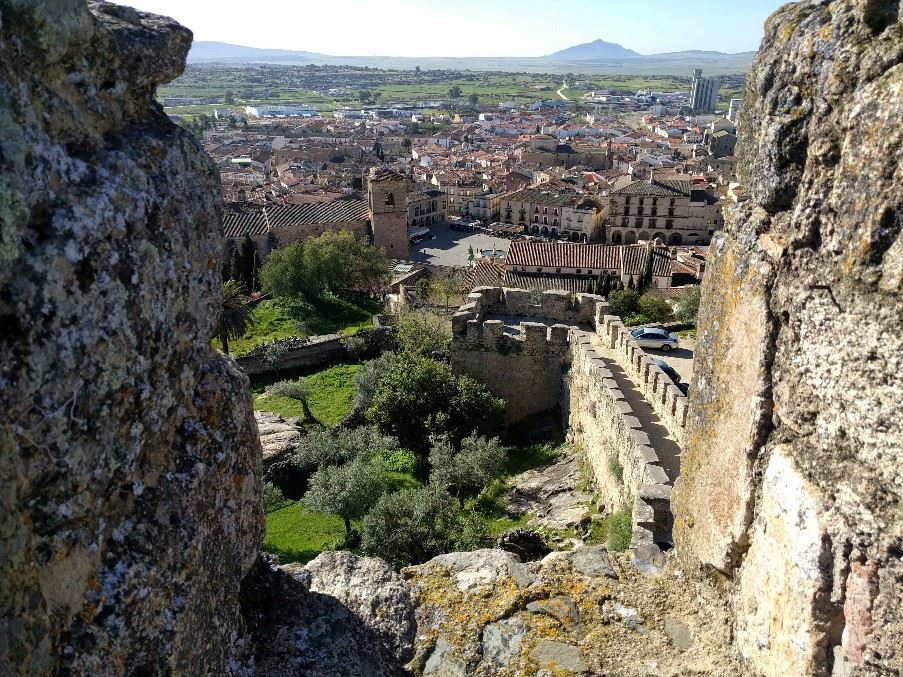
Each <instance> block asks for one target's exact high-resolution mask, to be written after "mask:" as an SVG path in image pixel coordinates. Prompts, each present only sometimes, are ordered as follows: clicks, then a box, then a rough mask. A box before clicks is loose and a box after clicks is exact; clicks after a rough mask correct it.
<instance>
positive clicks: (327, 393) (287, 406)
mask: <svg viewBox="0 0 903 677" xmlns="http://www.w3.org/2000/svg"><path fill="white" fill-rule="evenodd" d="M360 368H361V365H359V364H339V365H336V366H334V367H330V368H329V369H324V370H323V371H319V372H317V373H315V374H311V375H310V376H307V377H306V379H307V382H308V383H309V384H310V391H311V392H310V401H309V403H310V411H311V413H312V414H313V415H314V417H315V418H316V419H317V420H318V421H319V422H320V423H322V424H323V425H326V426H335V425H338V424H339V423H340V422H341V421H342V419H343V418H345V416H347V415H348V413H349V412H350V411H351V404H352V401H353V400H354V394H355V388H354V375H355V374H356V373H357V371H358V370H359V369H360ZM254 408H255V409H258V410H259V411H272V412H274V413H276V414H279V415H280V416H284V417H291V416H297V417H299V418H300V417H302V416H303V413H302V411H301V403H300V402H298V401H297V400H292V399H289V398H287V397H268V396H267V395H266V394H265V392H264V387H263V386H255V388H254Z"/></svg>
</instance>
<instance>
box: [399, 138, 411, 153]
mask: <svg viewBox="0 0 903 677" xmlns="http://www.w3.org/2000/svg"><path fill="white" fill-rule="evenodd" d="M401 145H402V146H403V147H404V148H407V149H408V150H410V149H411V140H410V139H409V138H408V137H405V138H404V139H402V140H401Z"/></svg>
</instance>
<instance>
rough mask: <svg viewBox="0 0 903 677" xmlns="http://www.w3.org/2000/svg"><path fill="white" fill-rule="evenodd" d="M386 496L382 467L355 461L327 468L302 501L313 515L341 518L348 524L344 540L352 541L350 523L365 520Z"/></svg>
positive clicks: (312, 481) (314, 481) (320, 473)
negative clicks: (323, 513) (380, 498)
mask: <svg viewBox="0 0 903 677" xmlns="http://www.w3.org/2000/svg"><path fill="white" fill-rule="evenodd" d="M385 492H386V476H385V471H384V470H383V469H382V466H381V465H379V464H376V463H373V462H370V461H366V460H361V459H358V460H355V461H352V462H351V463H346V464H345V465H342V466H324V467H323V468H320V470H318V471H317V472H315V473H314V474H313V476H312V477H311V478H310V486H309V488H308V490H307V492H306V493H305V494H304V498H303V499H302V501H303V503H304V505H305V506H306V507H307V509H308V510H310V511H311V512H325V513H332V514H334V515H338V516H339V517H341V518H342V520H343V521H344V522H345V538H346V539H350V538H351V520H352V519H354V518H359V517H362V516H363V515H364V514H365V513H366V512H367V511H368V510H370V508H371V507H373V505H374V504H375V503H376V502H377V500H379V497H380V496H382V495H383V494H384V493H385Z"/></svg>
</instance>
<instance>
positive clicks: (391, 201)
mask: <svg viewBox="0 0 903 677" xmlns="http://www.w3.org/2000/svg"><path fill="white" fill-rule="evenodd" d="M384 203H385V205H386V206H387V207H394V206H395V196H394V195H392V193H386V199H385V200H384Z"/></svg>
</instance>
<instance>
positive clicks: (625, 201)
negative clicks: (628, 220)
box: [624, 196, 630, 205]
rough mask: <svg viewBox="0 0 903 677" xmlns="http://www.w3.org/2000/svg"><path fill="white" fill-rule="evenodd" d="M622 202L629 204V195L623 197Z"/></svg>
mask: <svg viewBox="0 0 903 677" xmlns="http://www.w3.org/2000/svg"><path fill="white" fill-rule="evenodd" d="M624 204H627V205H629V204H630V197H629V196H628V197H625V198H624Z"/></svg>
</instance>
